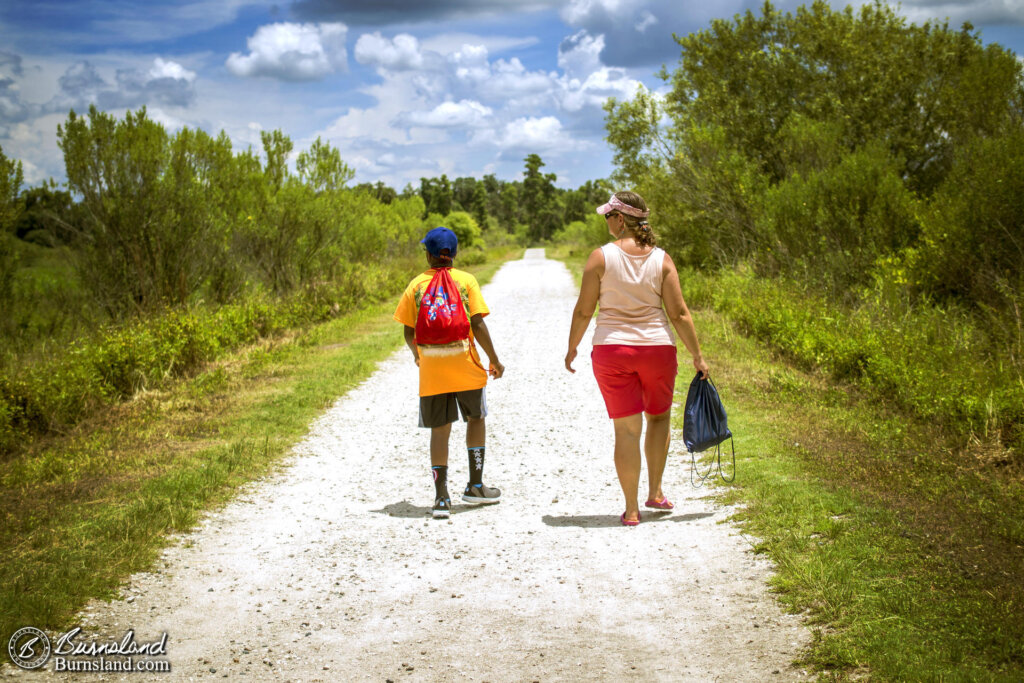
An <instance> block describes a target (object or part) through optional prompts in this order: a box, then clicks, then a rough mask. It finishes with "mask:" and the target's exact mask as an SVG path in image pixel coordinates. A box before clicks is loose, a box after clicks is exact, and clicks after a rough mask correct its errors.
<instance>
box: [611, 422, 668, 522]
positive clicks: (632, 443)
mask: <svg viewBox="0 0 1024 683" xmlns="http://www.w3.org/2000/svg"><path fill="white" fill-rule="evenodd" d="M612 423H613V424H614V425H615V471H616V472H617V473H618V475H619V485H620V486H621V487H622V494H623V495H624V496H625V497H626V519H627V520H635V519H637V518H639V516H640V505H639V504H638V503H637V500H636V492H637V488H638V487H639V486H640V432H641V430H642V429H643V426H644V419H643V414H641V413H637V414H636V415H630V416H629V417H618V418H615V419H613V420H612ZM663 465H664V464H663Z"/></svg>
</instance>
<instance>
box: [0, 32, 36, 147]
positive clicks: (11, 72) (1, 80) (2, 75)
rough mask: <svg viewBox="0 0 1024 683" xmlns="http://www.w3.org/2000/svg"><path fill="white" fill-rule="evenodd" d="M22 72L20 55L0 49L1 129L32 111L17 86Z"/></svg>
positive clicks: (25, 116)
mask: <svg viewBox="0 0 1024 683" xmlns="http://www.w3.org/2000/svg"><path fill="white" fill-rule="evenodd" d="M23 73H24V70H23V69H22V66H21V56H20V55H16V54H13V53H11V52H4V51H2V50H0V127H2V128H3V130H6V125H5V124H10V123H14V122H15V121H24V120H25V119H27V118H28V117H29V116H31V115H32V113H33V112H32V109H33V108H32V106H31V105H29V104H26V103H25V102H24V101H23V100H22V98H21V92H20V88H19V87H18V82H17V81H18V79H20V78H21V76H22V74H23ZM0 132H2V131H0Z"/></svg>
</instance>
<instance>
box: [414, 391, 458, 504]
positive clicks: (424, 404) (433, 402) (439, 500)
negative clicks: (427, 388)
mask: <svg viewBox="0 0 1024 683" xmlns="http://www.w3.org/2000/svg"><path fill="white" fill-rule="evenodd" d="M457 415H458V413H457V409H456V407H455V396H454V395H453V394H441V395H437V396H423V397H421V398H420V426H421V427H428V428H430V465H431V467H430V471H431V474H432V475H433V477H434V507H433V509H432V510H431V514H432V515H433V516H434V517H435V518H437V519H446V518H447V517H448V516H449V514H450V512H451V507H452V501H451V497H450V496H449V495H448V438H449V437H450V436H451V433H452V422H453V421H454V420H455V419H456V418H457Z"/></svg>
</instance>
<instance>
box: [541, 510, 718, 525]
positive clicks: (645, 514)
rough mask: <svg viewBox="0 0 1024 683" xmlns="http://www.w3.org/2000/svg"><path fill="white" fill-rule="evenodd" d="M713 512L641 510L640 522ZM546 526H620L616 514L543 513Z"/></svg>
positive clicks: (683, 519) (700, 516) (688, 518)
mask: <svg viewBox="0 0 1024 683" xmlns="http://www.w3.org/2000/svg"><path fill="white" fill-rule="evenodd" d="M713 515H714V513H713V512H691V513H690V514H688V515H673V514H671V513H668V512H652V511H650V510H643V511H641V513H640V518H641V519H640V523H641V524H647V523H648V522H692V521H694V520H698V519H704V518H705V517H711V516H713ZM542 519H543V521H544V523H545V524H547V525H548V526H581V527H615V526H622V522H620V521H619V518H618V516H617V515H565V516H564V517H555V516H553V515H544V517H543V518H542Z"/></svg>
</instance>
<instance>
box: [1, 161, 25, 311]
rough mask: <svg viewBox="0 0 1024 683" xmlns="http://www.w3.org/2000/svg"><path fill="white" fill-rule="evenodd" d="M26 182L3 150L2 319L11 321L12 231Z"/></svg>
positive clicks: (18, 167) (14, 267) (19, 164)
mask: <svg viewBox="0 0 1024 683" xmlns="http://www.w3.org/2000/svg"><path fill="white" fill-rule="evenodd" d="M22 180H23V175H22V170H21V162H20V161H13V160H10V159H8V158H7V157H6V156H5V155H4V151H3V148H0V319H2V320H3V321H4V322H6V321H7V320H9V319H10V318H11V315H10V311H9V310H8V307H9V306H10V304H11V299H12V293H13V291H12V290H13V287H14V271H15V269H16V268H17V265H18V264H17V259H16V257H15V243H14V236H13V235H12V230H13V227H14V223H15V221H16V220H17V218H18V213H19V212H20V210H21V206H20V202H19V201H18V192H19V190H20V188H21V183H22Z"/></svg>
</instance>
